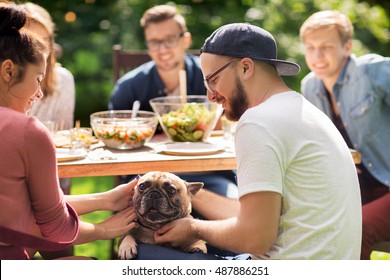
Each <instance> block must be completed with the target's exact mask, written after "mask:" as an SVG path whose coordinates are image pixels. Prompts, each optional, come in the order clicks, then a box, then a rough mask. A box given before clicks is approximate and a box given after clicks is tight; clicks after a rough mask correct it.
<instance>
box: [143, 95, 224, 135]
mask: <svg viewBox="0 0 390 280" xmlns="http://www.w3.org/2000/svg"><path fill="white" fill-rule="evenodd" d="M149 103H150V105H151V107H152V108H153V111H154V112H155V113H156V115H157V117H158V120H159V123H160V125H161V127H162V129H163V130H164V132H165V134H166V135H167V136H168V138H169V139H170V140H171V141H174V142H201V141H207V139H208V137H209V136H210V133H211V131H212V130H213V129H214V128H215V125H216V124H217V122H218V119H219V118H220V116H221V114H222V112H223V109H222V107H221V106H220V105H218V104H217V103H215V102H210V101H209V100H208V99H207V96H205V95H188V96H187V97H182V96H165V97H156V98H153V99H151V100H150V101H149Z"/></svg>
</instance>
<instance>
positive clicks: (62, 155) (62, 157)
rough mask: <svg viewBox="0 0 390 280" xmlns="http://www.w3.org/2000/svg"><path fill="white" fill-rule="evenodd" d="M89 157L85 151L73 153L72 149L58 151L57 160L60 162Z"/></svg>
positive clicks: (59, 149)
mask: <svg viewBox="0 0 390 280" xmlns="http://www.w3.org/2000/svg"><path fill="white" fill-rule="evenodd" d="M86 156H87V152H86V151H84V150H75V151H71V150H70V149H63V148H58V149H56V158H57V161H58V162H63V161H71V160H79V159H83V158H85V157H86Z"/></svg>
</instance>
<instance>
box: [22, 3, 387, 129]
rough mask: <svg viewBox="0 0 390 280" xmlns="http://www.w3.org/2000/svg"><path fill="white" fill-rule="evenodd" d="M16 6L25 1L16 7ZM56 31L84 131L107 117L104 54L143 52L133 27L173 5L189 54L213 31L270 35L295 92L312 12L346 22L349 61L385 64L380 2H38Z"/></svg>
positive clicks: (107, 61) (108, 69)
mask: <svg viewBox="0 0 390 280" xmlns="http://www.w3.org/2000/svg"><path fill="white" fill-rule="evenodd" d="M16 2H19V3H23V2H26V1H16ZM31 2H34V3H37V4H39V5H41V6H43V7H44V8H46V9H47V10H48V11H49V12H50V14H51V15H52V17H53V20H54V22H55V23H56V42H57V43H58V44H60V45H61V46H62V49H63V55H62V57H61V58H59V62H61V64H62V65H63V66H64V67H65V68H67V69H69V70H70V71H71V72H72V73H73V75H74V77H75V82H76V109H75V120H81V124H82V125H84V126H89V115H90V114H91V113H93V112H96V111H102V110H106V109H107V103H108V99H109V96H110V94H111V90H112V88H113V78H112V77H113V73H112V55H111V51H112V46H113V45H114V44H121V45H122V47H123V49H145V45H144V40H143V33H142V30H141V28H140V26H139V20H140V18H141V16H142V14H143V12H144V11H145V10H146V9H148V8H150V7H152V6H154V5H157V4H167V3H169V4H172V5H176V6H177V8H178V9H179V11H180V12H181V13H182V14H183V15H184V16H185V18H186V20H187V25H188V29H189V31H190V32H191V33H192V37H193V43H192V46H191V48H192V49H199V48H200V47H201V46H202V44H203V42H204V40H205V38H207V36H209V35H210V34H211V33H212V32H213V31H214V30H215V29H216V28H218V27H219V26H221V25H223V24H226V23H232V22H250V23H253V24H256V25H258V26H261V27H263V28H264V29H266V30H268V31H269V32H271V33H272V34H273V35H274V37H275V39H276V41H277V43H278V57H279V58H280V59H288V60H292V61H295V62H297V63H298V64H299V65H301V67H302V71H301V73H300V74H299V75H298V76H296V77H292V78H285V81H286V82H287V83H288V85H289V86H290V87H292V88H293V89H294V90H297V91H299V90H300V80H301V79H302V78H303V77H304V76H305V75H306V74H307V73H308V69H307V67H306V64H305V61H304V57H303V52H302V45H301V43H300V41H299V38H298V34H299V28H300V26H301V24H302V23H303V22H304V20H305V19H307V17H309V15H310V14H312V13H313V12H316V11H319V10H324V9H337V10H340V11H341V12H343V13H345V14H347V15H348V16H349V18H350V19H351V20H352V23H353V24H354V27H355V42H354V53H355V54H357V55H361V54H364V53H369V52H375V53H378V54H381V55H383V56H390V44H389V40H390V31H389V26H390V20H389V14H390V1H388V0H367V1H359V0H343V1H340V0H182V1H180V0H178V1H175V2H167V1H156V0H148V1H145V0H110V1H106V0H67V1H59V0H41V1H31Z"/></svg>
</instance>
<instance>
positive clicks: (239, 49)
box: [200, 23, 301, 76]
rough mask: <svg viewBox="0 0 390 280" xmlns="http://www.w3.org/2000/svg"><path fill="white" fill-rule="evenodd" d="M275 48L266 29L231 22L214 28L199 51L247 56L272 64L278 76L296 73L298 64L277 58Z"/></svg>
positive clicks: (272, 38) (298, 68) (271, 37)
mask: <svg viewBox="0 0 390 280" xmlns="http://www.w3.org/2000/svg"><path fill="white" fill-rule="evenodd" d="M276 49H277V47H276V42H275V39H274V37H273V36H272V35H271V33H269V32H268V31H266V30H264V29H262V28H260V27H258V26H255V25H253V24H249V23H231V24H227V25H223V26H221V27H219V28H218V29H217V30H215V31H214V32H213V33H212V34H211V35H210V37H208V38H207V39H206V41H205V42H204V44H203V47H202V48H201V50H200V53H212V54H216V55H224V56H231V57H238V58H244V57H249V58H251V59H253V60H260V61H264V62H267V63H270V64H273V65H274V66H275V67H276V70H277V71H278V74H279V75H280V76H294V75H296V74H298V73H299V71H300V70H301V68H300V67H299V65H298V64H296V63H294V62H291V61H285V60H279V59H277V56H276Z"/></svg>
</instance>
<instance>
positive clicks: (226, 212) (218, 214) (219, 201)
mask: <svg viewBox="0 0 390 280" xmlns="http://www.w3.org/2000/svg"><path fill="white" fill-rule="evenodd" d="M192 207H193V208H194V209H195V210H196V211H197V212H198V213H199V214H201V215H202V216H203V217H205V218H206V219H208V220H222V219H228V218H232V217H236V216H237V215H238V213H239V210H240V203H239V201H238V200H234V199H230V198H227V197H225V196H222V195H218V194H216V193H214V192H211V191H208V190H205V189H201V190H200V191H199V192H198V193H197V194H196V195H195V197H194V198H193V200H192Z"/></svg>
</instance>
